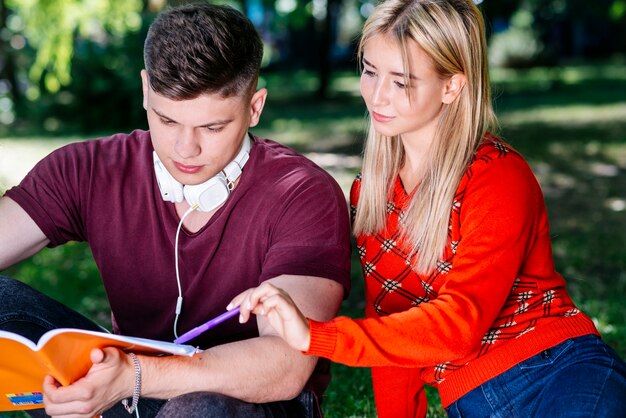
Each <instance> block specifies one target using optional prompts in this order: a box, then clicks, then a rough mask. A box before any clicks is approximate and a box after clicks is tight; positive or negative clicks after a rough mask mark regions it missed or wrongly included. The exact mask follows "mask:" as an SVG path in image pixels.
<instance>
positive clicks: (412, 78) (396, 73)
mask: <svg viewBox="0 0 626 418" xmlns="http://www.w3.org/2000/svg"><path fill="white" fill-rule="evenodd" d="M363 64H365V65H367V66H369V67H372V68H376V66H375V65H374V64H372V63H371V62H369V61H368V60H366V59H365V58H363ZM391 75H394V76H396V77H402V78H404V73H398V72H395V71H392V72H391ZM409 80H419V79H418V78H417V77H415V76H414V75H413V74H411V73H409Z"/></svg>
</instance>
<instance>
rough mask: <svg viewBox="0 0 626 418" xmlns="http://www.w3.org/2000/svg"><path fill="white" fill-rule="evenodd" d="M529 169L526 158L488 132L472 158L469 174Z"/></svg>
mask: <svg viewBox="0 0 626 418" xmlns="http://www.w3.org/2000/svg"><path fill="white" fill-rule="evenodd" d="M516 166H517V167H528V163H527V162H526V160H525V159H524V157H523V156H522V155H521V154H520V153H519V152H517V151H516V150H515V149H514V148H513V147H512V146H511V145H509V144H508V143H507V142H505V141H504V140H503V139H502V138H500V137H498V136H496V135H494V134H492V133H491V132H487V133H486V134H485V136H484V137H483V140H482V142H481V144H480V145H479V147H478V149H477V150H476V152H475V153H474V155H473V156H472V159H471V161H470V164H469V167H468V174H472V173H475V172H476V171H478V170H481V171H482V170H499V169H504V170H506V167H510V168H512V167H516Z"/></svg>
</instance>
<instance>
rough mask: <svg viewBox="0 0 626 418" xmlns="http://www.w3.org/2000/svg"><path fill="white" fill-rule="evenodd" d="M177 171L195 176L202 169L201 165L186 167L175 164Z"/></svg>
mask: <svg viewBox="0 0 626 418" xmlns="http://www.w3.org/2000/svg"><path fill="white" fill-rule="evenodd" d="M174 165H175V166H176V169H177V170H178V171H180V172H182V173H185V174H195V173H197V172H198V171H200V170H201V169H202V166H201V165H185V164H181V163H176V162H175V163H174Z"/></svg>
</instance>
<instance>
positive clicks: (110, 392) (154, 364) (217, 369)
mask: <svg viewBox="0 0 626 418" xmlns="http://www.w3.org/2000/svg"><path fill="white" fill-rule="evenodd" d="M269 282H271V283H272V284H274V285H275V286H278V287H280V288H282V289H284V290H285V291H287V292H289V294H290V295H291V297H292V298H293V300H294V301H295V302H296V304H297V305H298V307H299V308H300V310H301V311H302V312H303V313H304V314H305V315H306V316H307V317H310V318H313V319H317V320H320V321H324V320H329V319H331V318H333V317H334V316H335V315H336V314H337V312H338V311H339V307H340V305H341V301H342V300H343V294H344V289H343V286H342V285H341V284H339V283H337V282H335V281H333V280H329V279H323V278H318V277H307V276H288V275H285V276H279V277H276V278H274V279H271V280H269ZM257 323H258V327H259V334H260V336H259V337H258V338H251V339H248V340H243V341H237V342H233V343H230V344H224V345H221V346H217V347H213V348H211V349H209V350H206V351H205V352H203V353H201V354H198V355H196V356H194V357H191V358H189V357H178V356H170V357H151V356H139V358H140V362H141V368H142V379H141V396H142V397H152V398H160V399H169V398H172V397H175V396H178V395H182V394H185V393H191V392H214V393H221V394H224V395H228V396H231V397H234V398H238V399H242V400H245V401H248V402H256V403H261V402H271V401H277V400H285V399H292V398H294V397H296V396H297V395H298V394H299V393H300V392H301V391H302V388H303V387H304V385H305V384H306V382H307V380H308V379H309V377H310V376H311V373H312V371H313V369H314V368H315V364H316V363H317V358H316V357H311V356H305V355H304V354H302V353H301V352H300V351H298V350H294V349H292V348H290V347H289V346H288V345H287V343H285V342H284V341H283V340H282V338H280V337H278V336H277V333H276V332H275V331H274V329H273V328H272V327H271V326H270V325H269V323H268V322H267V320H266V319H265V318H262V317H257ZM102 354H103V358H104V360H102V361H101V362H100V363H98V364H94V366H93V367H92V369H91V370H90V371H89V373H88V374H87V375H86V376H85V377H84V378H82V379H80V380H79V381H77V382H76V383H74V384H72V385H71V386H68V387H64V388H60V387H56V385H54V384H52V383H51V382H50V381H48V382H47V383H46V385H44V395H45V397H44V401H45V404H46V411H47V413H48V414H50V415H55V416H57V415H58V416H64V415H66V414H68V415H71V414H72V413H75V412H76V411H78V410H79V411H83V412H84V413H85V415H84V416H85V417H90V416H93V415H94V413H96V412H99V411H102V410H103V409H106V408H108V407H110V406H111V405H112V404H113V403H115V402H118V401H120V400H121V399H123V398H128V397H131V396H132V390H133V382H134V369H133V366H132V364H131V362H130V361H129V360H128V358H127V356H125V355H123V354H122V355H120V352H119V351H118V350H116V349H111V348H108V349H105V350H103V353H102ZM92 356H93V355H92ZM72 416H76V415H72Z"/></svg>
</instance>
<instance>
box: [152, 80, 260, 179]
mask: <svg viewBox="0 0 626 418" xmlns="http://www.w3.org/2000/svg"><path fill="white" fill-rule="evenodd" d="M141 78H142V81H143V106H144V108H145V109H146V111H147V114H148V125H149V127H150V136H151V137H152V146H153V147H154V150H155V151H156V153H157V155H158V156H159V159H160V160H161V162H162V163H163V164H164V165H165V168H166V169H167V170H168V171H169V172H170V174H172V176H174V178H175V179H176V180H178V181H179V182H180V183H182V184H188V185H193V184H200V183H202V182H205V181H206V180H208V179H209V178H211V177H213V176H215V175H216V174H217V173H219V172H220V171H221V170H222V169H223V168H224V167H225V166H226V165H227V164H228V163H229V162H231V161H232V160H233V159H234V158H235V156H236V155H237V153H238V152H239V149H240V148H241V143H242V140H243V138H244V135H246V132H247V130H248V128H249V127H252V126H256V124H257V123H258V121H259V117H260V115H261V111H262V110H263V105H264V104H265V97H266V95H267V91H266V90H265V89H261V90H259V91H257V92H256V93H255V94H254V95H253V96H252V99H248V98H247V97H243V96H233V97H228V98H223V97H221V96H220V95H219V94H207V95H202V96H199V97H197V98H195V99H191V100H180V101H176V100H171V99H168V98H166V97H163V96H161V95H159V94H157V93H155V92H154V91H153V90H152V89H151V88H150V86H149V84H148V80H147V75H146V72H145V71H142V75H141Z"/></svg>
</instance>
